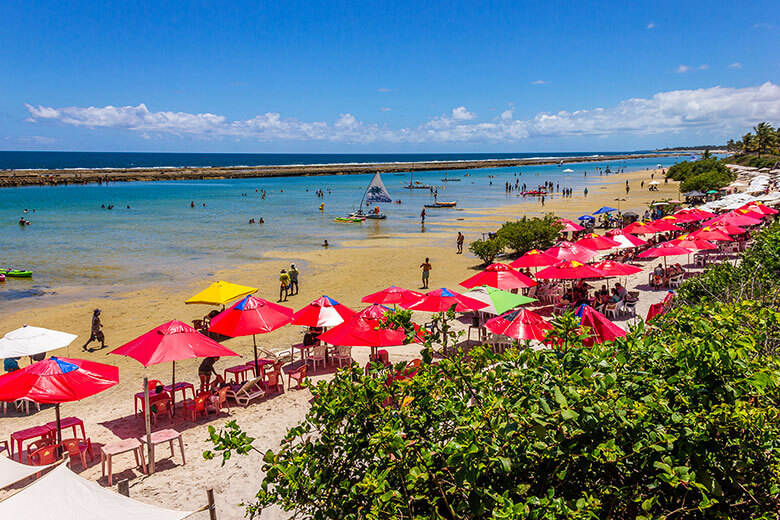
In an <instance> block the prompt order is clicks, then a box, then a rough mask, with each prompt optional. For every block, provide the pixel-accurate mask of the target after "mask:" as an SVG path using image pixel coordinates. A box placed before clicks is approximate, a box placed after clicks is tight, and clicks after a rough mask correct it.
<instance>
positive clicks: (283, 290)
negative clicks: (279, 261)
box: [279, 269, 290, 301]
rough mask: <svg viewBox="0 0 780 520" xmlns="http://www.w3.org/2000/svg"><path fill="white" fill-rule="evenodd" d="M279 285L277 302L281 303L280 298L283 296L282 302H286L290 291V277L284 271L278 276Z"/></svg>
mask: <svg viewBox="0 0 780 520" xmlns="http://www.w3.org/2000/svg"><path fill="white" fill-rule="evenodd" d="M279 284H280V285H279V301H282V296H284V301H287V293H288V291H289V290H290V275H289V274H287V271H285V270H284V269H282V272H281V274H279Z"/></svg>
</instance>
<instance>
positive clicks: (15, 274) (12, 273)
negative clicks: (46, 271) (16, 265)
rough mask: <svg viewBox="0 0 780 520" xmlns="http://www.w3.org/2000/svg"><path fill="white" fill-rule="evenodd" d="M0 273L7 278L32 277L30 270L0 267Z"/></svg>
mask: <svg viewBox="0 0 780 520" xmlns="http://www.w3.org/2000/svg"><path fill="white" fill-rule="evenodd" d="M0 273H2V274H4V275H5V276H7V277H9V278H32V275H33V272H32V271H21V270H19V269H0Z"/></svg>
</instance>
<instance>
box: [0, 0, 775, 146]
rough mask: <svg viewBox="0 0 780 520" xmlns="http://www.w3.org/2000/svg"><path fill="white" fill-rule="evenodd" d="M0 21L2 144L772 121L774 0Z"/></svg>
mask: <svg viewBox="0 0 780 520" xmlns="http://www.w3.org/2000/svg"><path fill="white" fill-rule="evenodd" d="M0 13H2V16H0V150H80V151H176V152H257V153H260V152H263V153H274V152H278V153H350V152H351V153H379V152H415V153H419V152H433V153H435V152H509V151H514V152H533V151H622V150H626V151H627V150H643V149H652V148H656V147H665V146H677V145H698V144H720V143H725V142H726V140H727V139H729V138H738V137H739V136H740V135H741V134H743V133H745V132H746V131H748V130H749V129H750V128H751V127H752V126H753V125H755V124H756V123H757V122H759V121H769V122H770V123H772V124H773V125H778V124H780V44H778V42H780V5H778V3H777V0H773V1H760V0H757V1H752V2H749V3H744V2H727V1H719V2H711V1H708V2H699V1H685V2H680V1H679V0H677V1H672V2H660V1H659V2H653V1H646V2H626V1H625V0H621V1H604V2H571V1H569V2H555V1H551V2H518V1H508V2H487V1H473V2H457V1H453V2H419V1H397V2H383V1H375V2H354V1H353V2H347V1H329V2H313V1H309V2H302V1H295V0H285V1H281V2H280V1H278V0H277V1H274V2H263V1H255V2H241V1H230V2H205V1H195V0H193V1H191V2H174V1H171V2H168V1H165V0H158V1H154V2H143V1H137V2H125V1H109V0H103V1H100V2H90V1H80V2H74V1H68V0H59V1H51V2H46V1H32V0H19V1H17V0H3V2H2V6H0Z"/></svg>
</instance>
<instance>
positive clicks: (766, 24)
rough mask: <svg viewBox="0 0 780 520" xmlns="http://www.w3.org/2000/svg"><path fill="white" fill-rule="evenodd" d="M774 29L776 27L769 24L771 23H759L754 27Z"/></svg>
mask: <svg viewBox="0 0 780 520" xmlns="http://www.w3.org/2000/svg"><path fill="white" fill-rule="evenodd" d="M773 28H774V25H772V24H769V23H763V22H761V23H757V24H754V25H753V29H773Z"/></svg>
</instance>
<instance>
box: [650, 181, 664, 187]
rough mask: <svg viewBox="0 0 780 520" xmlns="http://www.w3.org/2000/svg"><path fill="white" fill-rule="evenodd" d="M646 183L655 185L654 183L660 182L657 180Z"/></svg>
mask: <svg viewBox="0 0 780 520" xmlns="http://www.w3.org/2000/svg"><path fill="white" fill-rule="evenodd" d="M648 184H652V185H654V186H655V185H656V184H661V183H660V182H658V181H650V182H649V183H648Z"/></svg>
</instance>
